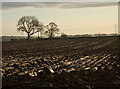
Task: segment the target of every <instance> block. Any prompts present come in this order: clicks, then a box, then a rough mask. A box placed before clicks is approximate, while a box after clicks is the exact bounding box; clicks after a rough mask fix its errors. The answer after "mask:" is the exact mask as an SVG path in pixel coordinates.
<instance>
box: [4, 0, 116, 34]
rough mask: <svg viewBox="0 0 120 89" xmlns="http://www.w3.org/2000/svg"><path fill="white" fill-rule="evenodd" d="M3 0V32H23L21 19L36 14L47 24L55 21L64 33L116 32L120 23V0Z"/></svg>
mask: <svg viewBox="0 0 120 89" xmlns="http://www.w3.org/2000/svg"><path fill="white" fill-rule="evenodd" d="M3 1H4V2H3V3H2V27H3V28H2V35H23V34H21V33H19V32H17V30H16V28H17V27H16V24H17V21H18V20H19V19H20V18H21V17H22V16H36V17H37V18H38V19H39V21H40V22H43V24H44V25H47V24H49V22H51V21H53V22H55V23H56V24H57V25H58V26H59V28H60V32H64V33H66V34H72V35H73V34H92V33H114V32H115V27H114V26H115V24H118V5H117V2H115V1H117V0H111V1H113V2H107V1H108V0H104V1H106V2H44V3H43V2H39V3H38V2H5V1H15V0H3ZM17 1H19V0H17ZM21 1H22V0H21ZM24 1H25V0H24ZM26 1H28V0H26ZM31 1H36V0H31ZM37 1H41V0H37ZM47 1H48V0H47ZM61 1H62V0H61ZM78 1H80V0H78ZM85 1H88V0H85ZM89 1H90V0H89ZM91 1H99V0H91ZM24 35H25V34H24Z"/></svg>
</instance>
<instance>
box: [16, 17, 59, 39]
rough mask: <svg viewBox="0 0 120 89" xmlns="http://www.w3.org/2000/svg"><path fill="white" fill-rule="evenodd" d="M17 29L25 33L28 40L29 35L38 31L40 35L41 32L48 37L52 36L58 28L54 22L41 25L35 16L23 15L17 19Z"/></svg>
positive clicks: (57, 32)
mask: <svg viewBox="0 0 120 89" xmlns="http://www.w3.org/2000/svg"><path fill="white" fill-rule="evenodd" d="M17 30H18V31H21V32H25V33H27V36H28V40H29V39H30V36H31V35H33V34H35V33H38V38H39V34H40V35H41V37H42V34H45V35H47V36H48V37H49V38H52V37H54V35H55V34H59V28H58V26H57V25H56V24H55V23H54V22H50V23H49V24H48V25H46V26H45V25H43V24H42V23H40V22H39V21H38V19H37V18H36V17H35V16H23V17H21V18H20V19H19V20H18V23H17Z"/></svg>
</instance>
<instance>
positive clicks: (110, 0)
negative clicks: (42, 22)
mask: <svg viewBox="0 0 120 89" xmlns="http://www.w3.org/2000/svg"><path fill="white" fill-rule="evenodd" d="M118 1H119V0H2V2H118Z"/></svg>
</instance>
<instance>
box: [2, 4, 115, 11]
mask: <svg viewBox="0 0 120 89" xmlns="http://www.w3.org/2000/svg"><path fill="white" fill-rule="evenodd" d="M114 5H117V2H2V9H3V10H5V9H15V8H21V7H35V8H46V7H50V8H67V9H69V8H86V7H105V6H114Z"/></svg>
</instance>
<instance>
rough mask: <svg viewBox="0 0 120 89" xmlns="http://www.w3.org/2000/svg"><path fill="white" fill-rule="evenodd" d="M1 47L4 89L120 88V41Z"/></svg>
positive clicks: (59, 41)
mask: <svg viewBox="0 0 120 89" xmlns="http://www.w3.org/2000/svg"><path fill="white" fill-rule="evenodd" d="M2 45H3V46H2V58H3V59H2V69H1V71H2V79H3V81H2V84H3V85H2V86H3V89H41V88H43V89H45V88H52V87H53V88H59V89H61V88H64V87H65V88H67V89H68V88H69V89H76V88H80V89H82V88H85V89H103V88H104V89H107V88H109V89H110V88H111V89H116V88H117V89H118V88H119V87H120V86H119V85H120V57H119V50H120V49H119V47H120V38H119V37H99V38H98V37H96V38H94V37H92V38H87V37H86V38H72V39H65V38H64V39H44V40H22V41H10V42H3V43H2Z"/></svg>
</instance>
